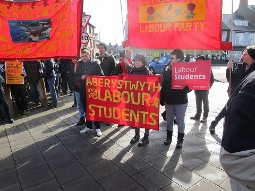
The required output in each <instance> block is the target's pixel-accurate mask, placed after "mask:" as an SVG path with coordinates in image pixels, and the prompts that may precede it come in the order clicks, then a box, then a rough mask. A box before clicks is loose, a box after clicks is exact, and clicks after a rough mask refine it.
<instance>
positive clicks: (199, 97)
mask: <svg viewBox="0 0 255 191" xmlns="http://www.w3.org/2000/svg"><path fill="white" fill-rule="evenodd" d="M196 60H197V61H199V60H205V56H204V55H201V56H198V57H197V58H196ZM213 83H214V76H213V72H212V70H211V77H210V88H211V87H212V85H213ZM208 95H209V90H195V96H196V109H197V112H196V114H195V116H194V117H190V119H193V120H200V116H201V113H202V103H203V106H204V113H203V118H202V119H201V120H200V122H201V123H205V122H207V117H208V113H209V99H208Z"/></svg>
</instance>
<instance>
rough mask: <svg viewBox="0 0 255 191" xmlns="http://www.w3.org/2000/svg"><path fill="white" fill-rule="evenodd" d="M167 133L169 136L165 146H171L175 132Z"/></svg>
mask: <svg viewBox="0 0 255 191" xmlns="http://www.w3.org/2000/svg"><path fill="white" fill-rule="evenodd" d="M166 132H167V136H166V140H165V141H164V145H170V144H171V143H172V136H173V131H168V130H167V131H166Z"/></svg>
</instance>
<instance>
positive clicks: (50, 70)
mask: <svg viewBox="0 0 255 191" xmlns="http://www.w3.org/2000/svg"><path fill="white" fill-rule="evenodd" d="M55 77H56V74H55V71H54V63H53V62H52V61H51V60H45V61H44V69H43V78H45V79H48V78H55Z"/></svg>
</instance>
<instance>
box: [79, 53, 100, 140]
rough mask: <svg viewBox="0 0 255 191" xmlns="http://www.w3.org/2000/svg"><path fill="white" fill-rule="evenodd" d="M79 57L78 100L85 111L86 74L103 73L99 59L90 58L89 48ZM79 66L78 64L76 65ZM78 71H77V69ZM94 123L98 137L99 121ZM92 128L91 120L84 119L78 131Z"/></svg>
mask: <svg viewBox="0 0 255 191" xmlns="http://www.w3.org/2000/svg"><path fill="white" fill-rule="evenodd" d="M81 57H82V61H83V67H82V68H81V72H82V76H81V78H80V80H79V83H80V101H81V103H82V106H83V110H84V111H86V107H87V103H86V76H90V75H99V76H101V75H103V74H102V69H101V67H100V61H99V60H93V61H92V60H91V55H90V51H89V50H86V49H85V50H83V51H82V52H81ZM97 61H99V62H97ZM78 66H79V65H78ZM77 72H78V71H77ZM94 125H95V127H96V134H97V136H98V137H100V136H101V135H102V132H101V130H100V128H101V127H100V122H99V121H94ZM90 129H92V121H88V120H86V127H85V128H84V129H83V130H81V131H80V133H86V132H87V131H88V130H90Z"/></svg>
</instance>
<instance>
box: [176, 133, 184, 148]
mask: <svg viewBox="0 0 255 191" xmlns="http://www.w3.org/2000/svg"><path fill="white" fill-rule="evenodd" d="M183 138H184V133H178V138H177V145H176V148H177V149H180V148H182V144H183Z"/></svg>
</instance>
